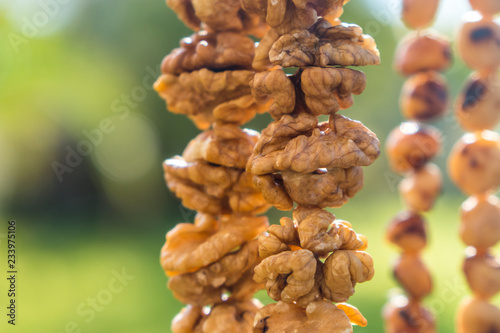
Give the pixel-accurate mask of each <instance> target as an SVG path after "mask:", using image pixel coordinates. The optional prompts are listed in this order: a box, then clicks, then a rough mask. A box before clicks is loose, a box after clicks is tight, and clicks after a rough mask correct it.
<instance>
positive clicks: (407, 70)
mask: <svg viewBox="0 0 500 333" xmlns="http://www.w3.org/2000/svg"><path fill="white" fill-rule="evenodd" d="M426 4H427V2H426ZM451 55H452V52H451V47H450V43H449V42H448V41H447V40H446V39H444V38H441V37H439V36H434V35H416V34H412V35H409V37H408V38H406V39H404V40H403V41H402V42H401V43H400V44H399V46H398V48H397V50H396V55H395V60H394V61H395V62H394V67H395V68H396V70H397V71H398V72H400V73H401V74H402V75H412V74H416V73H418V72H422V71H428V70H432V71H438V72H440V71H443V70H445V69H446V68H448V67H449V66H450V64H451V57H452V56H451Z"/></svg>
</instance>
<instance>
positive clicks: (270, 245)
mask: <svg viewBox="0 0 500 333" xmlns="http://www.w3.org/2000/svg"><path fill="white" fill-rule="evenodd" d="M290 246H295V247H299V246H300V241H299V235H298V232H297V228H296V227H295V224H294V223H293V220H292V219H291V218H288V217H282V218H281V219H280V225H277V224H273V225H271V226H269V228H268V229H267V232H265V233H263V234H261V235H260V236H259V256H260V257H261V258H267V257H269V256H272V255H274V254H278V253H281V252H284V251H290V250H291V248H290Z"/></svg>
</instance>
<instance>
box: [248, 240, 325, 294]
mask: <svg viewBox="0 0 500 333" xmlns="http://www.w3.org/2000/svg"><path fill="white" fill-rule="evenodd" d="M254 271H255V275H254V280H255V281H256V282H258V283H264V284H265V285H266V290H267V293H268V294H269V297H271V298H272V299H274V300H275V301H280V300H283V301H285V302H288V303H290V302H294V301H296V300H297V299H298V298H300V297H301V296H304V295H306V294H307V293H309V292H310V291H311V289H312V288H313V287H314V275H315V273H316V258H314V255H313V254H312V252H311V251H308V250H298V251H293V252H292V251H286V252H281V253H279V254H276V255H273V256H270V257H267V258H266V259H264V260H263V261H262V262H261V263H260V264H259V265H257V267H255V270H254Z"/></svg>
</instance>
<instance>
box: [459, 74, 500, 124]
mask: <svg viewBox="0 0 500 333" xmlns="http://www.w3.org/2000/svg"><path fill="white" fill-rule="evenodd" d="M499 106H500V80H499V77H498V75H497V74H496V73H493V74H491V75H488V76H486V77H481V76H480V75H478V74H477V73H474V74H472V75H471V76H470V77H469V79H468V80H467V82H466V84H465V87H464V88H463V90H462V93H461V94H460V95H459V97H458V98H457V101H456V104H455V116H456V118H457V120H458V122H459V123H460V125H461V126H462V127H463V128H464V129H466V130H468V131H471V132H474V131H481V130H484V129H492V128H494V127H495V126H496V125H497V124H498V122H499V121H500V112H499V111H498V109H499Z"/></svg>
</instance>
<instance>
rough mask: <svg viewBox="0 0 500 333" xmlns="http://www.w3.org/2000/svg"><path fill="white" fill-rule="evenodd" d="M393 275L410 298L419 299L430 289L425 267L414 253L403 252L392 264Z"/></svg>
mask: <svg viewBox="0 0 500 333" xmlns="http://www.w3.org/2000/svg"><path fill="white" fill-rule="evenodd" d="M394 277H395V278H396V280H397V281H398V283H399V284H400V285H401V287H403V289H404V290H405V291H406V292H407V294H408V296H409V297H410V299H414V300H420V299H422V298H424V297H425V296H427V295H429V294H430V292H431V291H432V279H431V275H430V273H429V271H428V270H427V267H425V265H424V263H423V262H422V260H421V259H420V257H419V255H418V254H416V253H404V254H403V255H402V256H401V257H400V258H399V260H398V261H397V262H396V264H395V265H394Z"/></svg>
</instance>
